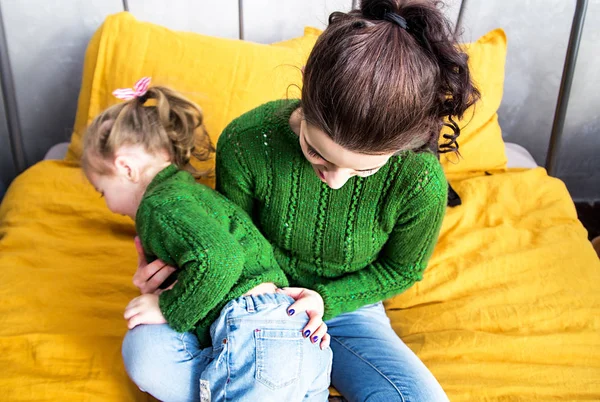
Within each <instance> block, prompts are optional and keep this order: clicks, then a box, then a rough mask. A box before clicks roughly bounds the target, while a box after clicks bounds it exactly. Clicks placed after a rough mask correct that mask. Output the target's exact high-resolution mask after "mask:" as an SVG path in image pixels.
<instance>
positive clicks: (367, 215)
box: [217, 100, 447, 319]
mask: <svg viewBox="0 0 600 402" xmlns="http://www.w3.org/2000/svg"><path fill="white" fill-rule="evenodd" d="M298 106H299V103H298V101H297V100H291V101H290V100H282V101H275V102H270V103H267V104H264V105H262V106H260V107H258V108H256V109H254V110H252V111H250V112H248V113H246V114H244V115H242V116H241V117H239V118H237V119H236V120H234V121H233V122H232V123H231V124H230V125H229V126H228V127H227V128H226V129H225V131H224V132H223V134H222V135H221V137H220V138H219V142H218V146H217V190H218V191H220V192H221V193H222V194H224V195H225V196H226V197H227V198H229V199H230V200H232V201H233V202H235V203H236V204H238V205H239V206H241V207H242V208H243V209H244V210H245V211H247V212H248V213H249V214H250V215H251V216H252V218H253V220H254V223H255V224H256V225H257V226H258V227H259V228H260V230H261V232H262V233H263V234H264V235H265V236H266V238H267V239H268V240H269V241H270V242H271V243H272V244H273V246H274V247H275V257H276V258H277V261H278V262H279V265H280V266H281V267H282V268H283V270H284V271H285V273H286V275H287V276H288V279H289V280H290V283H291V285H292V286H301V287H306V288H310V289H314V290H316V291H317V292H319V293H320V294H321V296H322V297H323V299H324V301H325V319H329V318H332V317H334V316H336V315H338V314H340V313H343V312H347V311H352V310H355V309H357V308H359V307H361V306H363V305H366V304H369V303H374V302H377V301H380V300H383V299H386V298H389V297H391V296H393V295H396V294H398V293H401V292H403V291H404V290H406V289H408V288H409V287H410V286H412V285H413V284H414V283H415V282H416V281H418V280H420V279H421V278H422V276H423V271H424V270H425V267H426V266H427V261H428V259H429V257H430V256H431V254H432V252H433V248H434V245H435V243H436V241H437V237H438V234H439V231H440V226H441V223H442V219H443V217H444V214H445V210H446V200H447V182H446V179H445V177H444V173H443V171H442V167H441V165H440V163H439V162H438V160H437V158H436V157H435V155H433V154H431V153H419V154H417V153H414V152H404V153H402V154H401V155H398V156H394V157H392V159H391V160H390V162H389V163H388V164H386V165H385V166H384V167H383V168H382V169H381V170H380V171H379V172H377V173H375V174H374V175H373V176H370V177H367V178H360V177H353V178H351V179H350V180H349V181H348V182H347V183H346V184H345V185H344V186H343V187H342V188H341V189H339V190H332V189H331V188H329V187H328V186H327V185H326V184H325V183H323V182H321V181H320V179H319V178H318V177H317V176H316V174H315V173H314V170H313V169H312V167H311V165H310V163H309V162H308V161H307V160H306V158H305V157H304V155H303V154H302V151H301V149H300V144H299V140H298V137H297V135H296V134H295V133H294V132H293V131H292V130H291V128H290V126H289V117H290V115H291V113H292V111H293V110H295V109H296V108H297V107H298Z"/></svg>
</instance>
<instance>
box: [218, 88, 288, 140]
mask: <svg viewBox="0 0 600 402" xmlns="http://www.w3.org/2000/svg"><path fill="white" fill-rule="evenodd" d="M299 102H300V101H299V100H298V99H279V100H274V101H270V102H267V103H264V104H262V105H260V106H258V107H256V108H254V109H252V110H249V111H248V112H246V113H244V114H242V115H241V116H239V117H237V118H235V119H233V120H232V121H231V123H229V124H228V125H227V127H225V129H224V130H223V132H222V133H221V135H220V136H219V140H218V142H217V149H218V148H219V147H222V146H224V145H226V144H228V143H232V142H235V143H238V144H239V143H241V144H242V145H246V144H249V143H251V142H261V141H263V140H262V138H261V136H260V135H258V134H263V135H264V134H265V133H267V132H271V133H272V134H277V133H278V132H280V131H281V132H284V131H285V130H288V128H289V117H290V115H291V113H292V111H293V110H295V109H296V108H298V106H299Z"/></svg>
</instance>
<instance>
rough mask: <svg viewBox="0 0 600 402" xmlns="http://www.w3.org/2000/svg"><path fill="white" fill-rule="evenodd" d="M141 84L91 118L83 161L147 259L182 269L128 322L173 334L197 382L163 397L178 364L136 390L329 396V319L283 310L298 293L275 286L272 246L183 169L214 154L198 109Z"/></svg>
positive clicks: (190, 396)
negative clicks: (128, 222)
mask: <svg viewBox="0 0 600 402" xmlns="http://www.w3.org/2000/svg"><path fill="white" fill-rule="evenodd" d="M148 84H149V79H148V78H144V79H142V80H140V81H139V82H138V83H137V84H136V86H135V87H134V89H124V90H117V91H115V95H116V96H117V97H120V98H122V99H128V101H127V102H124V103H121V104H118V105H115V106H113V107H110V108H109V109H107V110H106V111H104V112H103V113H102V114H100V115H99V116H98V117H96V118H95V120H94V121H93V122H92V124H91V125H90V127H89V128H88V130H87V133H86V136H85V142H84V154H83V160H82V165H83V169H84V172H85V174H86V175H87V177H88V179H89V180H90V182H91V183H92V184H93V185H94V187H95V188H96V190H97V191H98V192H100V193H101V194H102V196H103V197H104V198H105V199H106V204H107V205H108V208H109V209H110V210H111V211H112V212H114V213H119V214H122V215H127V216H129V217H131V218H132V219H134V220H135V224H136V229H137V232H138V235H139V238H140V240H141V243H142V245H143V249H144V251H145V254H146V258H147V259H148V260H149V261H151V260H154V259H160V260H162V261H164V262H165V263H167V264H169V265H172V266H175V267H178V268H179V269H178V271H177V273H178V280H177V282H176V283H175V284H174V286H172V288H171V289H168V290H165V291H163V292H162V293H160V295H156V294H145V295H142V296H140V297H137V298H136V299H134V300H132V301H131V303H130V304H129V305H128V306H127V308H126V310H125V318H126V319H127V320H128V322H129V328H130V329H131V331H130V333H134V332H135V333H136V336H140V335H142V336H143V333H144V328H147V327H150V326H156V327H161V328H162V331H163V333H171V334H172V335H173V337H178V338H179V339H180V343H179V344H180V345H181V347H183V348H185V350H186V352H187V353H188V354H189V355H190V356H194V357H195V359H194V361H193V364H191V365H188V366H185V369H186V370H192V371H193V372H194V373H197V377H196V378H194V379H193V380H192V381H190V383H188V384H186V385H184V388H183V389H178V390H177V392H176V393H172V392H169V391H168V390H167V391H166V392H160V390H161V389H163V388H165V385H166V384H170V383H173V381H180V378H178V373H177V371H176V370H175V371H173V372H172V373H169V374H170V376H171V377H161V378H155V379H153V380H151V381H147V382H142V383H139V382H138V385H139V386H140V388H142V389H145V390H147V391H149V392H150V393H151V394H152V395H154V396H155V397H156V398H158V399H160V400H163V401H175V400H177V401H178V400H198V399H200V400H202V401H213V402H214V401H223V400H225V397H227V400H235V401H259V400H260V401H302V400H310V401H325V400H327V396H328V386H329V373H330V368H331V350H330V349H329V348H327V347H326V344H324V345H323V346H325V348H324V350H321V349H320V348H319V346H318V344H319V343H320V342H319V341H321V340H322V338H324V337H325V339H327V337H326V333H325V332H326V326H325V325H324V324H322V323H321V322H320V321H319V320H318V319H316V320H314V319H313V320H311V322H310V323H307V321H308V319H307V316H306V314H300V313H299V314H295V315H294V312H293V311H289V313H291V315H292V316H291V317H289V316H288V311H287V308H288V306H289V305H290V302H291V301H293V299H292V298H290V297H289V296H287V295H284V294H283V293H277V292H276V286H286V285H287V283H288V281H287V279H286V277H285V275H284V273H283V271H282V270H281V268H280V267H279V265H278V264H277V261H276V260H275V257H274V255H273V251H272V247H271V245H270V243H269V242H268V241H267V240H266V239H265V238H264V237H263V236H262V235H261V234H260V232H259V231H258V229H257V228H256V227H255V225H254V224H253V223H252V220H251V219H250V217H249V216H248V215H247V214H246V213H245V212H244V211H243V210H242V209H241V208H239V207H238V206H237V205H235V204H233V203H232V202H230V201H228V200H226V199H225V197H223V196H221V195H220V194H218V193H216V192H215V191H213V190H211V189H209V188H208V187H206V186H204V185H201V184H198V183H196V182H195V180H194V177H193V176H192V175H191V174H190V173H188V172H186V171H185V170H190V171H193V168H192V167H191V165H190V164H189V161H190V158H191V157H192V156H197V157H199V158H200V159H206V158H207V156H208V154H209V153H210V152H211V151H212V146H210V140H209V139H208V136H207V135H206V133H205V132H204V131H203V130H202V126H201V124H202V115H201V112H200V110H199V109H198V107H197V106H196V105H194V104H193V103H191V102H190V101H188V100H187V99H185V98H183V97H182V96H181V95H180V94H177V93H176V92H174V91H172V90H170V89H167V88H164V87H152V88H150V89H147V86H148ZM149 99H152V100H153V103H152V105H149V102H148V100H149ZM197 132H198V133H197ZM196 134H197V135H198V137H196ZM198 140H200V141H198ZM199 142H202V143H203V144H204V146H203V147H199V148H196V147H195V144H196V143H199ZM311 308H312V309H314V310H315V311H319V310H320V311H321V312H322V311H323V305H322V300H321V299H320V298H318V297H313V299H312V302H311ZM165 323H167V324H168V326H169V327H171V328H165V327H167V326H166V325H164V324H165ZM148 324H153V325H148ZM159 324H162V325H159ZM175 331H178V332H179V333H176V332H175ZM188 331H193V332H194V333H195V334H196V335H197V338H198V341H197V342H195V341H193V340H190V339H189V335H187V334H186V332H188ZM186 335H187V336H188V339H186V340H184V337H185V336H186ZM303 336H304V337H308V336H310V337H311V340H312V343H310V342H308V341H306V340H304V339H303ZM150 341H152V340H150ZM126 342H127V340H126ZM156 342H157V343H160V342H161V339H156ZM210 346H212V347H210ZM129 374H130V375H131V376H132V377H133V378H134V379H135V378H137V377H138V373H135V372H133V373H132V372H130V373H129ZM155 389H158V390H159V391H157V392H155V391H154V390H155Z"/></svg>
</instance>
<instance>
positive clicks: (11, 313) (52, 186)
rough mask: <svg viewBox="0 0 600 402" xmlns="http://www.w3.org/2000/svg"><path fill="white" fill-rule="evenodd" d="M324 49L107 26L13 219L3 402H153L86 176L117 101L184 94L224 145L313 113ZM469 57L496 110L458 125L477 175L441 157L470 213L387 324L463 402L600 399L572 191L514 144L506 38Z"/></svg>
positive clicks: (6, 232)
mask: <svg viewBox="0 0 600 402" xmlns="http://www.w3.org/2000/svg"><path fill="white" fill-rule="evenodd" d="M318 35H319V31H318V30H316V29H314V28H307V29H306V30H305V33H304V35H303V36H301V37H298V38H295V39H292V40H289V41H286V42H280V43H276V44H272V45H259V44H255V43H250V42H243V41H236V40H228V39H219V38H212V37H208V36H203V35H198V34H191V33H185V32H175V31H170V30H168V29H166V28H163V27H160V26H157V25H153V24H149V23H143V22H139V21H137V20H136V19H135V18H134V17H133V16H131V15H130V14H128V13H119V14H116V15H113V16H110V17H108V18H107V20H106V21H105V22H104V24H103V25H102V26H101V27H100V28H99V29H98V31H97V32H96V33H95V35H94V37H93V38H92V40H91V42H90V45H89V47H88V50H87V53H86V59H85V66H84V74H83V77H82V87H81V92H80V96H79V101H78V112H77V119H76V123H75V128H74V132H73V136H72V139H71V142H70V144H69V147H68V150H67V153H66V156H65V158H64V159H62V160H45V161H42V162H39V163H37V164H36V165H34V166H32V167H31V168H29V169H28V170H27V171H25V172H24V173H22V174H21V175H20V176H19V177H18V178H17V179H15V180H14V181H13V183H12V184H11V186H10V188H9V189H8V191H7V193H6V196H5V198H4V200H3V202H2V204H1V206H0V281H1V283H2V285H1V286H0V300H1V301H2V302H1V303H0V366H1V367H2V375H1V376H0V389H1V390H2V393H3V395H2V398H1V399H2V400H6V401H144V400H148V399H150V398H149V397H148V396H147V395H145V394H143V393H142V392H141V391H139V390H138V389H137V388H136V387H135V386H134V385H133V384H132V383H131V382H130V381H129V380H128V378H127V375H126V373H125V371H124V367H123V364H122V361H121V355H120V344H121V340H122V338H123V336H124V334H125V332H126V326H125V321H124V320H123V319H122V312H123V309H124V306H125V305H126V304H127V302H128V301H129V300H130V299H131V298H133V297H135V296H136V295H137V289H136V288H135V287H134V286H133V285H132V282H131V279H132V275H133V272H134V270H135V267H136V263H137V261H136V253H135V249H134V246H133V237H134V236H135V229H134V226H133V224H132V222H131V221H130V220H129V219H128V218H125V217H120V216H115V215H113V214H111V213H110V212H109V211H108V209H107V208H106V206H105V205H104V202H103V200H102V199H100V197H99V196H98V194H97V193H96V192H95V191H94V189H93V188H92V187H91V186H90V185H89V184H88V183H87V182H86V180H85V177H84V176H83V174H82V172H81V169H80V168H79V165H78V159H79V156H80V153H81V137H82V134H83V131H84V130H85V127H86V125H87V124H88V123H89V122H90V120H91V119H92V118H93V116H94V115H95V114H96V113H98V112H99V111H100V110H102V109H103V108H105V107H106V106H108V105H111V104H113V103H115V102H116V101H117V100H116V99H114V98H113V97H112V96H111V91H112V90H113V89H114V88H119V87H127V86H130V85H131V84H133V83H134V82H135V80H136V79H137V78H139V77H141V76H143V75H150V76H152V77H153V80H154V81H153V82H154V83H155V84H164V85H171V86H173V87H175V88H178V89H179V90H181V91H182V92H184V93H185V94H186V95H188V96H189V97H190V98H192V99H193V100H194V101H196V102H198V103H199V104H200V105H201V106H202V108H203V110H204V113H205V115H206V124H207V127H208V130H209V133H210V134H211V136H212V138H213V140H214V141H215V142H216V139H217V138H218V134H219V133H220V132H221V130H222V129H223V128H224V127H225V125H226V124H227V123H228V122H229V121H230V120H231V119H233V118H235V117H236V116H237V115H239V114H241V113H242V112H244V111H246V110H249V109H251V108H252V107H254V106H257V105H259V104H261V103H263V102H265V101H268V100H271V99H276V98H281V97H286V96H287V97H297V96H298V85H299V84H300V67H301V66H302V65H303V63H304V60H306V57H307V55H308V53H309V52H310V49H311V47H312V46H313V45H314V42H315V40H316V38H317V37H318ZM466 49H467V51H468V53H469V55H470V63H471V67H472V69H473V71H474V76H475V80H476V82H477V83H478V85H479V86H480V89H481V92H482V101H481V102H480V103H479V104H478V105H476V106H477V107H476V108H475V110H474V111H473V112H472V113H467V115H468V116H467V117H466V118H465V120H464V121H463V122H461V125H462V126H463V127H464V128H463V134H462V135H461V139H462V141H461V142H460V144H461V148H460V149H461V153H462V159H454V158H442V164H443V166H444V169H445V171H446V175H447V177H448V180H449V181H450V183H451V184H452V186H453V188H454V189H455V190H456V191H457V193H458V194H459V195H460V197H461V200H462V205H460V206H457V207H453V208H449V209H448V212H447V216H446V218H445V220H444V224H443V228H442V232H441V236H440V239H439V242H438V244H437V246H436V250H435V253H434V255H433V258H432V259H431V261H430V264H429V267H428V268H427V271H426V273H425V276H424V279H423V281H421V282H419V283H418V284H416V285H415V286H414V287H412V288H411V289H409V290H408V291H407V292H405V293H403V294H401V295H399V296H397V297H395V298H393V299H390V300H387V301H386V303H385V305H386V309H387V312H388V315H389V317H390V319H391V320H392V324H393V327H394V329H395V330H396V331H397V333H398V334H399V335H400V336H401V337H402V339H403V340H404V341H405V342H406V343H407V344H408V345H409V346H410V347H411V349H413V350H414V351H415V352H416V353H417V354H418V355H419V357H420V358H421V359H422V360H423V361H424V362H425V364H426V365H427V366H428V367H429V368H430V369H431V371H432V372H433V374H434V375H435V376H436V378H438V380H439V381H440V383H441V385H442V387H443V388H444V390H445V391H446V392H447V394H448V396H449V398H450V400H451V401H546V400H560V401H589V400H598V399H600V261H599V260H598V258H597V256H596V254H595V252H594V250H593V248H592V246H591V244H590V243H589V242H588V240H587V235H586V231H585V229H584V228H583V226H582V225H581V224H580V222H579V221H578V220H577V216H576V212H575V207H574V205H573V202H572V200H571V198H570V196H569V193H568V191H567V190H566V188H565V186H564V184H563V183H562V182H561V181H560V180H558V179H555V178H552V177H550V176H548V175H547V173H546V171H545V170H544V169H543V168H540V167H536V166H535V163H532V162H531V161H530V159H529V158H527V156H526V155H525V156H524V157H523V155H524V154H522V153H521V154H520V156H521V157H523V159H521V160H518V158H516V156H515V155H517V154H519V152H521V151H515V147H514V146H512V145H510V144H509V145H506V144H504V142H503V141H502V135H501V130H500V126H499V124H498V120H497V109H498V107H499V105H500V101H501V97H502V86H503V77H504V60H505V56H506V37H505V35H504V33H503V32H502V31H501V30H494V31H492V32H490V33H488V34H487V35H485V36H484V37H482V38H480V39H479V40H478V41H476V42H474V43H471V44H467V45H466ZM507 151H508V152H507ZM60 153H61V152H60V151H58V154H60ZM507 153H508V154H509V155H512V157H511V162H510V163H509V161H508V158H507ZM206 184H208V185H212V184H214V183H213V182H212V181H210V180H209V181H207V182H206ZM333 392H335V391H333Z"/></svg>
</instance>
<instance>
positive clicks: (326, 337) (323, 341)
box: [321, 334, 331, 350]
mask: <svg viewBox="0 0 600 402" xmlns="http://www.w3.org/2000/svg"><path fill="white" fill-rule="evenodd" d="M330 343H331V335H329V334H325V335H323V338H321V350H323V349H325V348H328V347H329V344H330Z"/></svg>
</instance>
